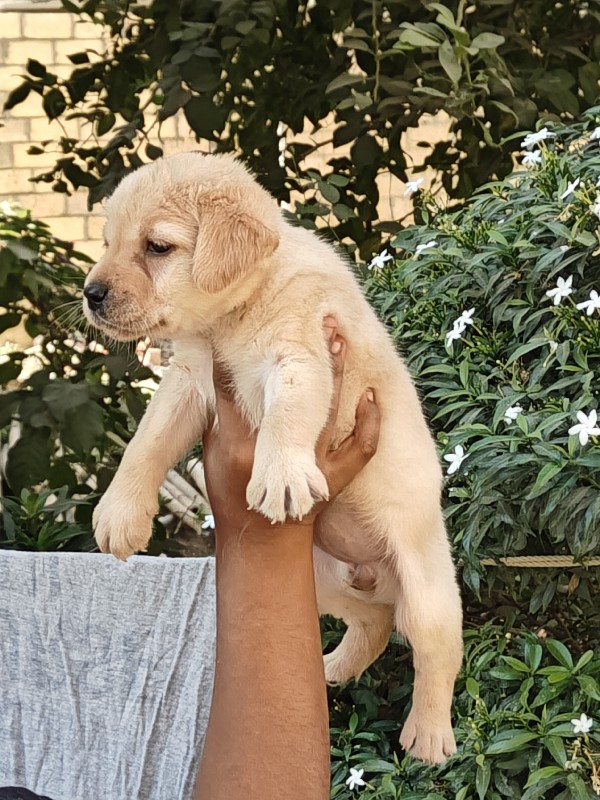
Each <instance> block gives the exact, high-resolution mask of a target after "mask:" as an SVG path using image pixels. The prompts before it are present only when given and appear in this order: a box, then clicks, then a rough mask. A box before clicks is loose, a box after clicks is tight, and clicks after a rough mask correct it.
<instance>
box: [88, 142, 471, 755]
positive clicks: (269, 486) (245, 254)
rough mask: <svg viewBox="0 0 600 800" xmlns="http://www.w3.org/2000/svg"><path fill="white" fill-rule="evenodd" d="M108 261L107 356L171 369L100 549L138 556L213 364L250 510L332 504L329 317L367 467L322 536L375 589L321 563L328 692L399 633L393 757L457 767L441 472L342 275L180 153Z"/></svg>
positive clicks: (117, 207) (286, 227) (253, 192)
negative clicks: (218, 365) (372, 402)
mask: <svg viewBox="0 0 600 800" xmlns="http://www.w3.org/2000/svg"><path fill="white" fill-rule="evenodd" d="M106 213H107V222H106V245H107V246H106V252H105V254H104V255H103V256H102V258H101V259H100V261H99V262H98V263H97V264H96V266H95V267H94V268H93V269H92V270H91V272H90V274H89V275H88V278H87V280H86V286H85V290H84V294H85V297H86V300H85V304H84V308H85V314H86V316H87V317H88V319H89V320H90V321H91V322H92V323H93V324H94V325H96V326H98V327H99V328H101V329H102V330H104V331H105V332H106V333H107V334H109V335H111V336H113V337H114V338H115V339H122V340H126V339H138V338H142V337H144V336H147V335H149V336H151V337H153V338H155V339H156V338H167V339H172V340H174V342H175V356H174V359H173V363H172V366H171V367H170V369H169V370H168V372H167V375H166V376H165V378H164V380H163V381H162V383H161V385H160V388H159V389H158V391H157V392H156V394H155V396H154V397H153V399H152V401H151V403H150V405H149V407H148V410H147V412H146V414H145V416H144V418H143V420H142V422H141V424H140V426H139V430H138V431H137V433H136V435H135V436H134V438H133V440H132V441H131V443H130V445H129V447H128V448H127V450H126V452H125V454H124V456H123V460H122V463H121V465H120V467H119V470H118V471H117V473H116V475H115V478H114V480H113V482H112V484H111V485H110V487H109V489H108V490H107V492H106V493H105V495H104V497H103V498H102V499H101V501H100V503H99V504H98V507H97V509H96V514H95V517H94V525H95V531H96V539H97V541H98V544H99V546H100V548H101V549H102V550H103V551H105V552H108V551H110V552H112V553H114V554H115V555H116V556H118V557H119V558H126V557H127V556H129V555H131V554H132V553H134V552H136V551H139V550H144V548H145V547H146V545H147V543H148V539H149V537H150V533H151V523H152V517H153V516H154V515H155V514H156V512H157V510H158V508H157V495H158V490H159V487H160V485H161V483H162V480H163V477H164V475H165V473H166V471H167V469H168V468H169V467H170V466H171V465H172V464H174V463H175V462H176V461H177V460H178V459H180V458H181V457H182V456H183V455H184V454H185V452H186V451H187V450H188V449H189V448H190V447H191V445H192V444H194V443H195V442H197V441H198V439H199V438H200V436H201V434H202V432H203V429H204V427H205V425H206V423H207V420H208V418H209V417H210V413H211V407H212V404H213V402H214V389H213V384H212V357H213V353H214V354H215V356H216V357H218V358H219V359H221V360H222V361H223V362H224V363H225V364H226V365H227V367H228V368H229V370H230V371H231V374H232V376H233V379H234V382H235V392H236V396H237V399H238V401H239V405H240V407H241V408H242V409H243V412H244V414H245V416H246V418H247V419H248V421H249V423H250V425H251V426H252V427H253V428H254V429H256V430H257V431H258V438H257V444H256V454H255V461H254V469H253V472H252V477H251V480H250V483H249V484H248V489H247V499H248V504H249V506H251V507H252V508H254V509H256V510H258V511H260V512H261V513H262V514H264V515H265V516H266V517H268V518H270V519H271V520H273V521H282V520H284V519H285V517H286V516H287V515H291V516H297V517H300V516H302V515H304V514H306V513H307V512H308V511H309V510H310V509H311V507H312V505H313V503H314V502H315V499H318V498H326V497H327V495H328V488H327V483H326V481H325V478H324V476H323V474H322V473H321V471H320V470H319V469H318V467H317V465H316V463H315V452H314V451H315V443H316V441H317V438H318V436H319V433H320V431H321V429H322V428H323V426H324V424H325V421H326V419H327V415H328V411H329V401H330V396H331V390H332V374H331V364H330V355H329V351H328V345H327V343H326V341H325V338H324V336H323V331H322V321H323V318H324V317H325V316H327V315H333V316H334V317H335V319H336V320H337V323H338V326H339V331H340V334H341V335H342V336H343V337H344V338H345V339H346V341H347V357H346V363H345V375H344V384H343V390H342V399H341V402H340V409H339V415H338V423H337V438H338V440H340V441H341V440H342V439H344V438H345V437H346V436H347V435H348V434H349V433H350V432H351V430H352V428H353V426H354V416H355V409H356V405H357V403H358V399H359V397H360V396H361V394H362V393H363V392H364V390H365V389H366V388H367V387H373V388H374V390H375V394H376V398H377V404H378V406H379V409H380V413H381V433H380V438H379V446H378V450H377V453H376V455H375V457H374V458H373V459H372V460H371V462H370V463H369V464H368V466H367V467H366V468H365V469H364V470H363V471H362V472H361V473H360V474H359V475H358V477H357V478H356V479H355V480H354V481H353V482H352V484H350V486H349V487H348V488H347V489H345V490H344V492H343V493H342V494H341V495H340V496H339V497H337V498H336V499H335V501H333V502H332V503H331V504H330V505H329V506H327V508H326V510H325V511H324V512H323V514H322V516H321V520H320V529H319V536H320V539H321V541H322V542H324V543H325V544H326V549H327V550H328V552H329V553H336V550H337V549H338V548H339V549H340V551H343V552H344V555H345V557H346V558H348V557H349V556H350V558H352V559H353V560H354V561H355V562H356V563H358V564H361V563H367V562H370V563H372V562H376V564H377V567H376V572H377V574H376V588H375V589H374V590H373V591H368V592H366V591H357V590H356V589H354V588H352V585H351V583H352V574H351V568H350V567H349V566H348V565H347V564H345V563H343V562H341V561H338V560H336V559H335V558H333V557H332V556H331V555H327V554H326V553H325V552H323V551H322V550H320V549H316V550H315V574H316V578H317V591H318V599H319V607H320V611H321V613H323V614H333V615H335V616H337V617H340V618H342V619H343V620H344V621H345V623H346V624H347V626H348V629H347V632H346V634H345V636H344V638H343V640H342V642H341V643H340V645H339V646H338V648H337V649H336V650H335V651H334V652H333V653H331V654H329V655H327V656H326V657H325V670H326V677H327V680H328V681H330V682H340V681H346V680H349V679H350V678H352V677H354V676H358V675H359V674H360V673H361V672H362V671H363V670H364V669H365V668H366V667H368V666H369V664H371V663H372V661H373V660H374V659H375V658H376V657H377V656H378V655H379V654H380V653H381V651H382V650H383V649H384V648H385V646H386V644H387V642H388V638H389V635H390V632H391V630H392V627H393V625H394V624H395V626H396V628H397V630H398V631H400V632H401V633H402V634H403V635H405V636H406V637H407V639H408V640H409V642H410V644H411V645H412V648H413V651H414V664H415V672H416V675H415V686H414V692H413V702H412V708H411V711H410V713H409V715H408V719H407V720H406V723H405V725H404V728H403V731H402V735H401V739H400V741H401V743H402V745H403V746H404V747H405V748H406V749H408V750H409V751H410V752H411V753H412V754H413V755H415V756H417V757H419V758H421V759H423V760H425V761H430V762H437V761H442V760H443V759H444V758H445V757H446V756H448V755H450V754H451V753H453V752H454V750H455V743H454V736H453V733H452V726H451V722H450V705H451V699H452V691H453V686H454V680H455V677H456V674H457V671H458V669H459V667H460V663H461V658H462V638H461V606H460V599H459V593H458V588H457V585H456V581H455V576H454V569H453V565H452V561H451V558H450V548H449V545H448V540H447V537H446V532H445V529H444V522H443V519H442V514H441V510H440V488H441V484H442V478H441V470H440V467H439V463H438V456H437V453H436V449H435V446H434V443H433V441H432V438H431V435H430V433H429V431H428V429H427V425H426V423H425V420H424V418H423V413H422V411H421V407H420V404H419V400H418V397H417V393H416V391H415V388H414V386H413V384H412V382H411V379H410V377H409V375H408V372H407V370H406V368H405V367H404V364H403V363H402V361H401V359H400V358H399V357H398V355H397V353H396V352H395V350H394V347H393V345H392V343H391V341H390V339H389V338H388V336H387V334H386V331H385V330H384V328H383V326H382V325H381V323H380V322H379V321H378V320H377V318H376V316H375V314H374V313H373V311H372V310H371V308H370V307H369V305H368V303H367V302H366V300H365V299H364V297H363V295H362V293H361V290H360V288H359V286H358V284H357V282H356V281H355V279H354V277H353V275H352V272H351V270H350V269H349V268H348V266H347V265H346V264H345V263H344V260H343V259H342V258H340V256H339V255H338V254H337V253H336V252H335V251H334V249H333V248H332V247H330V246H329V245H328V244H326V243H325V242H323V241H321V240H320V239H319V237H318V236H316V235H315V234H314V233H311V232H309V231H306V230H305V229H303V228H299V227H294V226H293V225H290V224H289V223H288V222H287V221H286V220H285V219H284V218H283V217H282V215H281V213H280V211H279V209H278V207H277V204H276V203H275V201H274V200H273V199H272V198H271V197H270V196H269V195H268V193H267V192H266V191H264V190H263V189H262V188H261V187H260V186H259V185H258V184H257V183H256V181H255V180H254V179H253V178H252V177H251V175H249V173H248V172H247V171H246V170H245V169H244V167H243V166H242V165H241V164H240V163H239V162H237V161H235V160H234V159H233V158H231V157H229V156H222V155H219V156H215V155H211V156H202V155H200V154H198V153H183V154H180V155H176V156H172V157H170V158H166V159H164V160H161V161H157V162H155V163H153V164H150V165H148V166H145V167H143V168H141V169H140V170H138V171H137V172H134V173H132V174H131V175H128V176H127V177H126V178H125V179H124V180H123V181H122V182H121V184H120V185H119V187H118V188H117V190H116V191H115V193H114V195H113V196H112V198H111V199H110V200H109V201H108V203H107V206H106Z"/></svg>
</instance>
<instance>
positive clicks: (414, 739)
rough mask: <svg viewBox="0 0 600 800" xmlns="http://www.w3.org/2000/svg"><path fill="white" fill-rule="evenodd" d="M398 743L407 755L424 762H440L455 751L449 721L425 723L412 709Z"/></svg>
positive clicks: (454, 742)
mask: <svg viewBox="0 0 600 800" xmlns="http://www.w3.org/2000/svg"><path fill="white" fill-rule="evenodd" d="M400 744H401V746H402V747H403V748H404V749H405V750H406V752H407V753H408V754H409V755H411V756H413V757H414V758H418V759H419V760H420V761H424V762H425V763H426V764H441V763H442V762H444V761H445V760H446V759H447V758H448V757H449V756H451V755H452V754H453V753H455V752H456V741H455V739H454V733H453V732H452V726H451V725H450V722H449V721H448V722H447V723H446V724H439V723H436V724H433V723H431V724H427V723H426V722H423V721H421V720H420V719H419V717H418V715H417V714H413V712H412V711H411V712H410V714H409V715H408V718H407V720H406V722H405V723H404V727H403V728H402V732H401V734H400Z"/></svg>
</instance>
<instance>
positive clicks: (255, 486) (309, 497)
mask: <svg viewBox="0 0 600 800" xmlns="http://www.w3.org/2000/svg"><path fill="white" fill-rule="evenodd" d="M327 499H329V487H328V486H327V481H326V480H325V476H324V475H323V473H322V472H321V470H320V469H319V468H318V467H317V465H316V464H315V460H314V456H313V455H312V453H302V452H300V453H297V452H289V453H281V452H279V453H278V454H277V455H275V456H273V457H270V458H267V459H262V458H259V459H255V461H254V469H253V470H252V477H251V479H250V483H249V484H248V487H247V489H246V500H247V501H248V506H249V508H252V509H254V510H255V511H259V512H260V513H261V514H264V516H265V517H267V518H268V519H270V520H271V521H272V522H284V520H285V519H286V518H287V517H296V518H297V519H302V517H304V516H306V514H308V512H309V511H310V510H311V508H312V507H313V506H314V504H315V503H316V502H319V501H320V500H327Z"/></svg>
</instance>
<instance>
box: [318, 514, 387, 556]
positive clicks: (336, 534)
mask: <svg viewBox="0 0 600 800" xmlns="http://www.w3.org/2000/svg"><path fill="white" fill-rule="evenodd" d="M315 545H316V546H317V547H319V548H320V549H321V550H324V551H325V552H326V553H329V555H330V556H333V557H334V558H337V559H338V560H339V561H345V562H347V563H349V564H368V563H371V562H373V561H380V560H381V559H382V558H383V557H384V556H385V551H386V548H385V544H384V543H383V542H382V539H381V536H378V535H377V533H376V532H375V531H374V530H369V526H368V525H366V524H365V522H364V521H363V520H361V519H360V517H359V515H358V514H357V512H356V511H354V510H353V509H352V508H351V507H350V506H349V505H347V504H346V503H344V502H343V501H342V500H339V499H338V500H335V501H334V502H333V503H332V504H331V505H329V506H328V507H327V508H326V509H325V510H324V511H323V512H322V513H321V514H319V516H318V517H317V525H316V529H315Z"/></svg>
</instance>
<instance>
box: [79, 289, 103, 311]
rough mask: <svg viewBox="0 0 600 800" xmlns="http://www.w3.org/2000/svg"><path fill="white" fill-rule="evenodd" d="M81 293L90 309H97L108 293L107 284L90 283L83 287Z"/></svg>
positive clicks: (100, 306)
mask: <svg viewBox="0 0 600 800" xmlns="http://www.w3.org/2000/svg"><path fill="white" fill-rule="evenodd" d="M83 294H84V296H85V299H86V300H87V303H88V306H89V309H90V311H99V310H100V308H102V303H103V302H104V301H105V299H106V297H107V295H108V286H107V285H106V284H105V283H90V284H88V285H87V286H86V287H85V288H84V290H83Z"/></svg>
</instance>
